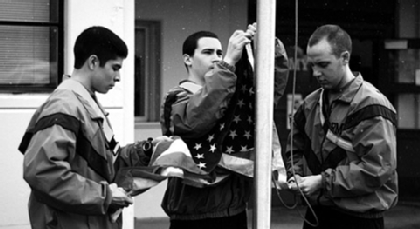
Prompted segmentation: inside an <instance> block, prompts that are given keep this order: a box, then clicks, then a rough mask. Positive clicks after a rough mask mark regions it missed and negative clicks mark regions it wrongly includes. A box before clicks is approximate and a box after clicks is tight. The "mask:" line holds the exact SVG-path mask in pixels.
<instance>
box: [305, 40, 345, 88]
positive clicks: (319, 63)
mask: <svg viewBox="0 0 420 229" xmlns="http://www.w3.org/2000/svg"><path fill="white" fill-rule="evenodd" d="M306 53H307V57H308V63H309V64H310V66H311V68H312V71H313V76H314V77H316V79H317V80H318V82H319V84H320V85H321V87H322V88H324V89H339V88H340V87H342V86H344V85H341V82H342V80H343V79H344V76H345V73H346V63H345V61H344V58H343V54H342V55H341V56H340V57H337V56H335V55H333V54H332V47H331V45H330V43H328V42H327V41H326V40H325V39H323V40H321V41H320V42H319V43H317V44H315V45H314V46H311V47H309V46H308V47H307V49H306Z"/></svg>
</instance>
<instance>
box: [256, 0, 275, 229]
mask: <svg viewBox="0 0 420 229" xmlns="http://www.w3.org/2000/svg"><path fill="white" fill-rule="evenodd" d="M275 30H276V0H257V35H256V74H255V75H256V143H255V145H256V152H257V156H256V165H255V195H256V196H255V209H254V211H253V212H254V221H253V225H254V228H255V229H268V228H270V224H271V220H270V215H271V143H272V137H273V136H272V128H273V103H274V99H273V91H274V51H275V50H274V48H275Z"/></svg>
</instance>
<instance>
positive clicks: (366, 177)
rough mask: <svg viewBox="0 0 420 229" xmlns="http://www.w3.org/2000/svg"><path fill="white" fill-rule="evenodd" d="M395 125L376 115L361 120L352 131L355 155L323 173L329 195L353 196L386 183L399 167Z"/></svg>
mask: <svg viewBox="0 0 420 229" xmlns="http://www.w3.org/2000/svg"><path fill="white" fill-rule="evenodd" d="M395 131H396V129H395V126H394V125H393V123H392V122H390V121H389V120H388V119H385V118H383V117H381V116H376V117H373V118H371V119H367V120H365V121H362V122H361V123H360V124H358V125H357V126H356V127H355V128H354V130H353V132H354V139H353V148H354V150H355V157H354V159H352V160H351V162H350V163H349V164H346V165H339V166H338V167H337V168H336V169H328V170H326V171H325V172H324V173H323V180H324V183H323V185H324V189H325V193H324V195H326V196H327V197H352V196H360V195H365V194H368V193H372V192H374V191H376V190H378V189H379V188H380V187H381V186H383V185H384V184H385V183H386V182H387V181H388V180H389V178H390V177H391V176H393V175H394V171H395V169H396V137H395Z"/></svg>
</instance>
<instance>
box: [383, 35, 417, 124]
mask: <svg viewBox="0 0 420 229" xmlns="http://www.w3.org/2000/svg"><path fill="white" fill-rule="evenodd" d="M385 49H386V50H387V53H388V59H389V63H388V65H387V66H388V68H389V69H390V71H391V75H393V76H394V78H393V79H392V80H391V83H393V85H392V86H391V85H390V86H388V87H387V88H391V89H389V91H390V92H391V93H392V94H393V98H394V102H395V109H396V110H397V114H398V128H399V129H417V130H419V129H420V40H419V39H407V40H405V39H401V40H392V41H387V42H385Z"/></svg>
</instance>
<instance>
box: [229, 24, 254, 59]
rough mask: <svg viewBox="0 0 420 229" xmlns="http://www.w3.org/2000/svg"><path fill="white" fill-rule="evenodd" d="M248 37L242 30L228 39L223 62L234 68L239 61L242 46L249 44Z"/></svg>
mask: <svg viewBox="0 0 420 229" xmlns="http://www.w3.org/2000/svg"><path fill="white" fill-rule="evenodd" d="M249 36H250V34H247V33H245V32H244V31H242V30H236V31H235V32H234V33H233V34H232V36H231V37H230V38H229V45H228V48H227V51H226V55H225V57H224V58H223V61H224V62H226V63H228V64H230V65H232V66H234V65H235V64H236V62H238V61H239V60H240V59H241V56H242V50H243V48H244V46H245V45H246V44H249V43H250V42H251V40H250V38H249Z"/></svg>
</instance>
